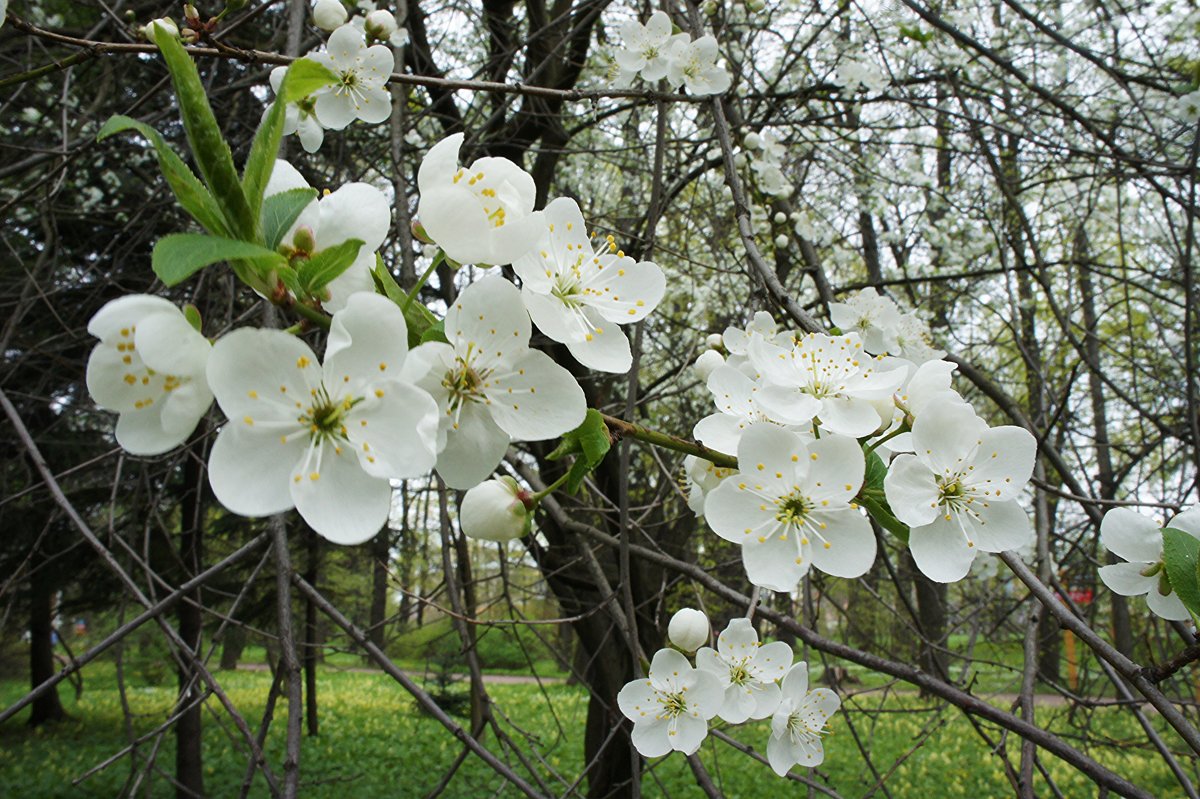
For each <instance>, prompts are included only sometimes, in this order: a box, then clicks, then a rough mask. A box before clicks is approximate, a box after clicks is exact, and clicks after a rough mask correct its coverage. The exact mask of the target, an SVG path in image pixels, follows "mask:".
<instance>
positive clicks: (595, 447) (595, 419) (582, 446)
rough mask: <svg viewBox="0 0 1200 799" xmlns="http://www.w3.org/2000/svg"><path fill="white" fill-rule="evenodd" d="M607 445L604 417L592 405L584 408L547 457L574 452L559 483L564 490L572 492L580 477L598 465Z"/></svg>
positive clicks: (606, 452) (608, 446)
mask: <svg viewBox="0 0 1200 799" xmlns="http://www.w3.org/2000/svg"><path fill="white" fill-rule="evenodd" d="M611 447H612V437H611V436H609V434H608V425H606V424H605V423H604V417H603V416H601V415H600V412H599V411H597V410H596V409H594V408H588V411H587V415H586V416H584V418H583V424H581V425H579V427H577V428H575V429H574V430H572V431H571V432H569V433H567V434H565V435H564V436H563V440H562V443H561V444H559V445H558V447H556V448H555V450H554V451H553V452H551V453H550V454H549V455H548V456H547V458H549V459H550V460H558V459H559V458H563V457H565V456H567V455H575V456H576V457H575V463H573V464H571V470H570V472H568V476H567V481H566V483H565V484H564V486H563V487H564V488H565V489H566V490H567V493H569V494H574V493H575V492H576V491H578V490H579V486H580V485H581V484H582V483H583V478H585V477H587V475H588V474H589V473H590V472H591V471H592V470H593V469H595V468H596V467H597V466H599V465H600V461H602V460H604V456H605V455H607V454H608V450H609V448H611Z"/></svg>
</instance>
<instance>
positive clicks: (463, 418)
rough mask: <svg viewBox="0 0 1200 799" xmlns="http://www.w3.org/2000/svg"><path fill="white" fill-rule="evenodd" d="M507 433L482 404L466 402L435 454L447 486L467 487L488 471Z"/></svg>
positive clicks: (503, 449)
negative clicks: (455, 422) (456, 423)
mask: <svg viewBox="0 0 1200 799" xmlns="http://www.w3.org/2000/svg"><path fill="white" fill-rule="evenodd" d="M508 442H509V438H508V433H506V432H504V431H503V430H501V429H500V427H499V426H498V425H497V424H496V423H495V422H494V421H493V420H492V415H491V414H490V413H488V412H487V411H486V410H485V409H484V407H483V406H482V405H479V404H478V403H469V404H468V405H466V406H465V407H464V408H463V409H462V413H461V414H460V415H459V417H458V427H457V428H453V427H451V428H450V429H449V430H447V432H446V447H445V449H443V450H442V451H441V452H440V453H439V454H438V459H437V471H438V474H440V475H441V476H442V479H443V480H445V481H446V485H448V486H450V487H451V488H471V487H472V486H475V485H478V484H479V483H481V482H483V480H485V479H486V478H487V476H488V475H489V474H491V473H492V470H494V469H495V468H496V467H497V466H499V465H500V461H501V460H502V459H503V458H504V453H505V452H507V451H508Z"/></svg>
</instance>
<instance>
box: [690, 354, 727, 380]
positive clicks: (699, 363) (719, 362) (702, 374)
mask: <svg viewBox="0 0 1200 799" xmlns="http://www.w3.org/2000/svg"><path fill="white" fill-rule="evenodd" d="M724 365H725V356H723V355H722V354H721V353H719V352H717V351H716V350H705V351H704V352H702V353H700V356H699V357H698V358H696V360H695V361H694V362H693V363H692V371H693V372H695V373H696V377H698V378H700V379H701V380H703V381H705V382H706V383H707V382H708V378H709V377H711V376H712V373H713V372H715V371H716V370H717V368H718V367H720V366H724Z"/></svg>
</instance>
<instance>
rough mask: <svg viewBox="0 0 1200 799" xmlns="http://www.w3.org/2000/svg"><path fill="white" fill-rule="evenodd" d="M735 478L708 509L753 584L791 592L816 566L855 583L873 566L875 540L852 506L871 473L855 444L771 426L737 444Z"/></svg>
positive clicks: (714, 496)
mask: <svg viewBox="0 0 1200 799" xmlns="http://www.w3.org/2000/svg"><path fill="white" fill-rule="evenodd" d="M737 456H738V470H739V471H738V474H736V475H733V476H732V477H729V478H728V479H726V480H725V481H723V482H722V483H721V484H720V485H719V486H717V487H716V488H714V489H713V490H712V491H711V492H710V493H709V494H708V498H707V499H706V500H705V503H704V516H705V518H706V519H707V521H708V525H709V527H711V528H712V529H713V531H714V532H716V534H717V535H719V536H721V537H722V538H724V539H725V540H726V541H732V542H733V543H736V544H741V545H742V563H743V564H744V565H745V567H746V573H747V575H748V576H749V578H750V582H751V583H753V584H754V585H758V586H762V587H763V588H769V589H771V590H772V591H792V590H794V589H795V587H796V585H797V583H799V582H800V579H801V578H802V577H804V575H805V574H807V573H808V570H809V568H810V567H812V566H816V567H817V568H818V569H820V570H821V571H823V572H825V573H827V574H832V575H834V576H835V577H858V576H860V575H862V574H864V573H865V572H866V571H867V569H869V568H870V567H871V564H872V563H873V562H874V560H875V536H874V534H873V533H872V532H871V525H870V523H869V522H868V521H867V518H866V517H865V516H864V515H863V514H862V512H861V511H859V509H858V507H857V506H856V505H854V504H852V502H851V500H853V498H854V497H855V495H856V494H857V493H858V491H859V489H860V488H861V487H862V482H863V474H864V471H865V468H866V465H865V458H864V457H863V453H862V449H860V448H859V446H858V442H857V441H855V440H854V439H851V438H846V437H844V436H838V435H826V436H824V437H822V438H820V439H818V440H816V441H813V442H812V443H811V444H806V443H805V442H804V440H803V439H802V438H801V437H800V436H798V435H796V434H795V433H791V432H788V431H787V430H781V429H780V428H779V427H777V426H776V425H772V424H756V425H752V426H751V427H750V428H749V429H747V430H746V431H745V433H744V434H743V435H742V440H741V442H740V443H739V444H738V451H737Z"/></svg>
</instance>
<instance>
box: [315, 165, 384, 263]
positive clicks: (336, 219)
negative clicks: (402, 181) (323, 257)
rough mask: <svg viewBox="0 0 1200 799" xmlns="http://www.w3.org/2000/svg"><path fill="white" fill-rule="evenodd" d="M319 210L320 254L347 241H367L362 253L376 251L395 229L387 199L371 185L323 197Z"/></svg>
mask: <svg viewBox="0 0 1200 799" xmlns="http://www.w3.org/2000/svg"><path fill="white" fill-rule="evenodd" d="M317 208H318V211H319V215H320V221H319V222H318V227H317V230H316V239H317V250H318V251H320V250H325V249H328V248H329V247H332V246H334V245H336V244H341V243H342V242H344V241H346V240H347V239H359V240H361V241H362V242H363V247H362V251H371V252H374V251H375V250H377V249H379V245H381V244H383V241H384V239H386V238H387V235H388V232H389V231H390V230H391V227H392V212H391V208H390V207H389V205H388V200H387V197H386V196H385V195H384V193H383V192H381V191H380V190H379V189H377V188H375V187H374V186H372V185H370V184H369V183H347V184H346V185H345V186H342V187H341V188H340V189H338V190H337V191H335V192H333V193H332V194H330V195H329V196H327V197H322V198H321V200H320V201H319V205H318V206H317ZM372 260H373V259H372Z"/></svg>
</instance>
